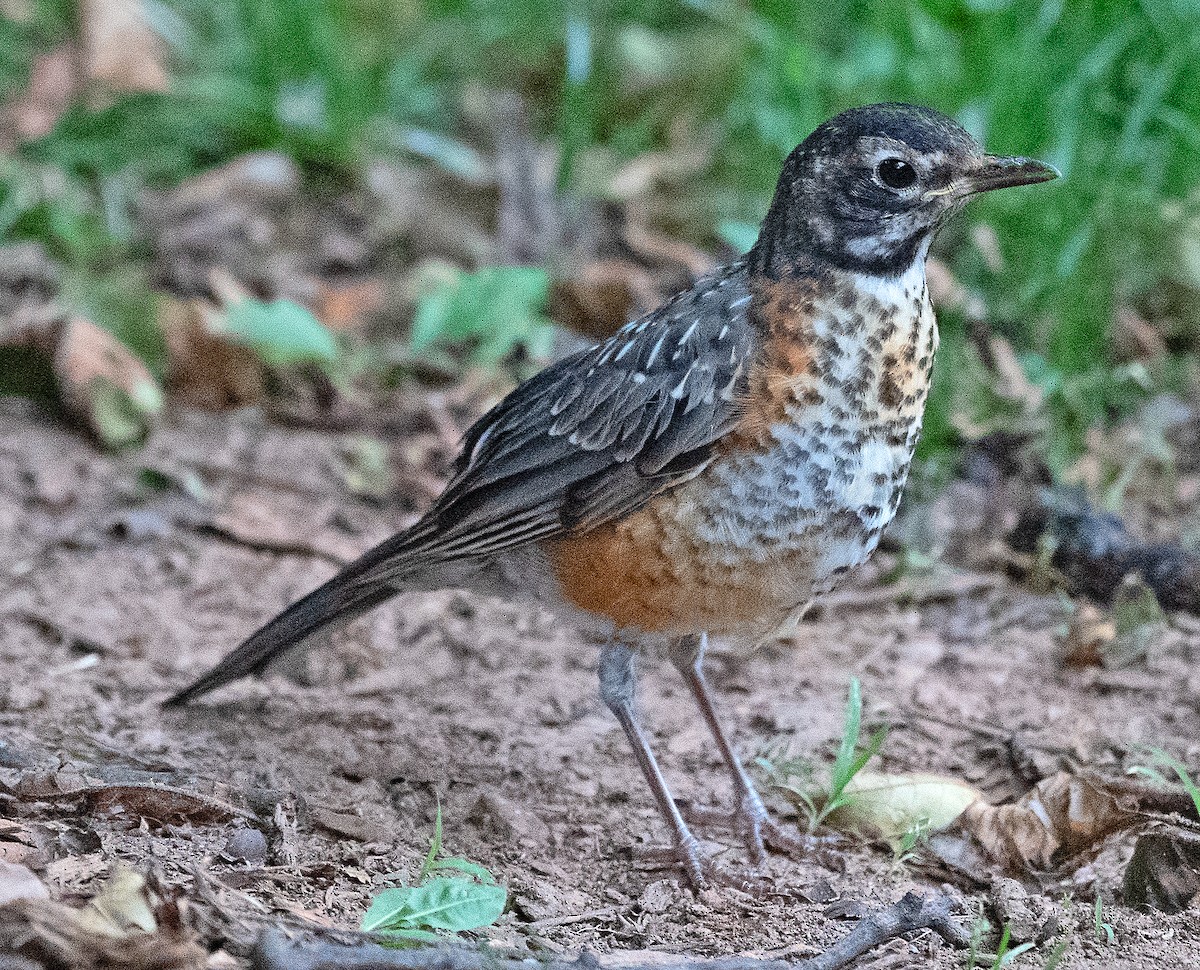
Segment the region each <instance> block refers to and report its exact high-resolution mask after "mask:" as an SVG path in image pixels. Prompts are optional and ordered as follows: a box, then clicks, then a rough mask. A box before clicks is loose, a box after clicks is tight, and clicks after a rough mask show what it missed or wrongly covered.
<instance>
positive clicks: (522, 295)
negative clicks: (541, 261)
mask: <svg viewBox="0 0 1200 970" xmlns="http://www.w3.org/2000/svg"><path fill="white" fill-rule="evenodd" d="M549 290H550V276H549V274H548V273H547V272H546V271H545V270H542V269H535V268H532V267H528V266H490V267H486V268H484V269H481V270H479V271H478V272H475V273H461V274H459V275H458V277H457V279H456V280H455V281H453V282H451V283H447V284H443V285H441V286H439V287H438V288H437V289H435V290H433V292H431V293H429V294H427V295H426V296H425V297H423V298H422V299H421V301H420V302H419V303H418V305H417V312H416V314H415V315H414V317H413V325H412V338H411V339H412V346H413V349H414V350H423V349H425V348H427V347H430V346H431V345H433V344H438V343H449V344H457V343H473V344H474V346H475V352H474V358H475V360H476V361H477V362H478V363H481V364H495V363H497V362H498V361H500V360H501V359H502V358H504V357H506V356H508V354H510V353H512V351H513V350H515V349H516V348H517V347H524V348H525V349H526V350H527V351H528V352H529V353H530V354H531V355H532V356H535V357H537V356H544V355H545V354H546V353H547V352H548V351H549V349H550V341H551V337H552V335H553V330H552V329H551V325H550V321H549V320H548V319H546V317H545V316H543V314H542V307H543V306H545V303H546V297H547V294H548V293H549Z"/></svg>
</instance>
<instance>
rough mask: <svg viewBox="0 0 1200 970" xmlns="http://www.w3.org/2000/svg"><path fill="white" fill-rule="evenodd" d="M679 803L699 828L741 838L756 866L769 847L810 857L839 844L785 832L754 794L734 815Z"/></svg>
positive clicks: (812, 836) (814, 836)
mask: <svg viewBox="0 0 1200 970" xmlns="http://www.w3.org/2000/svg"><path fill="white" fill-rule="evenodd" d="M676 804H677V805H678V806H679V810H680V812H681V813H682V814H683V817H684V818H685V819H686V820H687V821H688V822H689V823H690V824H692V825H695V826H696V827H697V828H703V827H706V826H708V827H713V828H723V829H728V830H731V831H734V832H737V833H738V834H739V835H741V837H742V842H743V844H744V845H745V846H746V852H747V853H748V854H749V856H750V859H751V861H752V862H753V863H754V864H755V865H762V864H763V863H765V862H766V861H767V849H768V848H771V849H774V850H776V851H778V852H782V853H784V854H785V855H798V856H810V855H813V854H814V853H816V852H817V851H819V850H821V849H824V848H826V847H828V846H829V845H830V844H832V843H833V842H835V841H837V840H836V838H829V837H822V836H816V835H808V834H799V833H794V832H791V831H789V830H787V829H785V828H784V827H783V826H781V825H780V824H779V823H778V822H776V821H775V820H774V819H772V818H771V817H770V815H769V814H768V813H767V809H766V806H765V805H763V803H762V800H761V799H759V798H756V797H754V796H753V795H750V796H747V797H745V798H743V799H742V801H741V804H740V805H739V806H738V808H737V810H736V811H734V812H726V811H722V810H721V809H715V808H705V807H703V806H700V805H695V804H693V803H692V802H677V803H676Z"/></svg>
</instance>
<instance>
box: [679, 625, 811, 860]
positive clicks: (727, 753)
mask: <svg viewBox="0 0 1200 970" xmlns="http://www.w3.org/2000/svg"><path fill="white" fill-rule="evenodd" d="M707 646H708V634H707V633H701V634H700V635H699V636H688V637H682V638H680V639H679V640H677V641H676V642H675V643H674V644H673V645H672V646H671V650H670V654H671V663H673V664H674V665H675V669H676V670H678V671H679V673H680V674H682V675H683V679H684V682H685V683H686V684H687V685H688V689H689V690H691V692H692V696H693V697H694V698H695V699H696V706H697V707H699V708H700V713H701V714H702V715H703V717H704V722H705V723H706V724H707V725H708V729H709V731H710V732H711V733H712V736H713V739H714V740H715V741H716V742H717V748H718V749H719V750H720V752H721V757H722V758H723V759H724V761H725V764H726V766H727V767H728V768H729V775H730V778H731V779H732V780H733V791H734V794H735V795H736V796H737V800H738V805H737V809H736V810H735V812H734V816H733V818H734V823H735V825H736V827H737V829H738V831H739V832H740V833H741V834H742V838H743V839H744V840H745V842H746V849H747V851H748V852H749V853H750V856H751V858H752V859H753V860H754V861H755V862H756V863H761V862H764V861H766V858H767V852H766V846H765V844H764V842H763V838H764V836H766V837H767V838H768V839H769V841H771V842H772V843H774V844H775V845H776V847H777V848H784V849H800V848H805V847H806V846H805V845H804V842H803V840H802V839H798V838H796V837H795V836H791V835H788V833H786V832H784V831H783V830H782V829H780V828H779V826H777V825H776V824H775V823H774V822H773V821H771V819H770V817H769V815H768V814H767V807H766V805H764V804H763V800H762V796H760V795H759V794H758V789H756V788H755V787H754V782H753V781H751V780H750V776H749V775H748V774H747V773H746V769H745V767H744V766H743V765H742V762H741V760H740V759H739V758H738V756H737V753H736V752H735V751H734V750H733V745H731V744H730V743H729V736H728V735H727V734H726V733H725V728H724V727H723V726H722V725H721V719H720V718H719V717H718V716H717V710H716V708H715V707H714V706H713V700H712V694H711V693H710V692H709V689H708V681H707V680H705V678H704V651H705V649H706V648H707Z"/></svg>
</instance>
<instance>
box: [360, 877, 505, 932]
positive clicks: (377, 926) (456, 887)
mask: <svg viewBox="0 0 1200 970" xmlns="http://www.w3.org/2000/svg"><path fill="white" fill-rule="evenodd" d="M507 901H508V892H507V891H506V890H505V888H504V887H503V886H498V885H488V884H483V883H478V882H474V881H472V880H469V879H453V878H448V877H439V878H436V879H430V880H429V882H427V883H425V884H424V885H422V886H409V887H398V888H393V889H385V890H384V891H383V892H381V893H380V894H379V895H378V896H376V897H375V899H374V901H373V902H372V903H371V907H370V908H369V909H368V910H367V913H366V915H365V916H364V917H363V921H362V929H363V930H365V931H367V932H375V931H386V930H412V929H436V930H450V931H451V932H454V933H458V932H462V931H463V930H473V929H478V928H479V927H481V926H488V925H489V924H491V923H494V922H495V921H496V920H497V919H499V918H500V914H501V913H503V912H504V906H505V903H506V902H507Z"/></svg>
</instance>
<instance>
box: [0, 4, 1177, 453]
mask: <svg viewBox="0 0 1200 970" xmlns="http://www.w3.org/2000/svg"><path fill="white" fill-rule="evenodd" d="M35 9H36V12H37V15H36V16H35V18H34V19H33V20H32V21H31V22H29V23H25V24H12V23H10V22H7V21H6V22H3V23H2V24H0V91H2V90H4V89H6V88H7V89H10V90H11V89H12V88H13V87H15V86H17V85H18V84H19V83H20V81H21V79H22V78H23V77H24V76H25V75H26V74H27V71H28V65H29V62H30V59H31V57H32V55H33V52H34V51H35V50H37V49H39V48H44V47H46V46H47V45H48V44H50V43H51V42H52V41H53V40H55V39H57V38H60V37H61V36H62V35H63V33H64V31H65V29H66V25H67V24H69V22H70V11H69V5H68V4H66V3H63V2H62V0H55V2H54V3H51V2H50V0H41V2H40V3H39V4H38V5H37V6H36V8H35ZM150 9H151V10H153V11H154V23H155V25H156V27H157V28H158V29H159V30H160V32H161V33H162V35H163V36H164V37H165V38H166V40H167V42H168V45H169V49H170V63H171V73H172V77H173V79H174V80H173V85H172V89H171V90H170V91H169V92H167V93H165V94H140V95H136V96H130V97H122V98H118V99H117V100H115V101H114V102H112V103H109V104H107V105H106V104H105V103H104V102H103V101H100V102H95V104H96V105H99V106H93V104H92V103H87V104H85V103H81V104H80V105H78V106H76V107H75V108H74V109H73V110H71V111H70V112H68V113H67V115H65V116H64V117H63V118H62V119H61V121H60V123H59V124H58V126H57V128H56V129H55V130H54V131H53V132H52V133H51V134H50V135H48V136H47V137H45V138H43V139H41V140H39V141H38V142H35V143H33V144H30V145H27V146H25V148H24V150H23V153H22V154H23V159H24V162H23V164H26V165H28V163H30V162H36V163H43V164H44V165H47V166H51V167H52V168H54V169H56V170H57V171H59V172H60V173H62V176H63V178H64V179H65V180H66V182H67V183H68V184H69V186H70V192H69V193H67V195H66V196H64V197H62V198H60V199H58V200H57V201H55V202H53V203H50V204H49V208H48V209H46V210H45V211H43V212H41V213H39V214H33V213H28V212H27V213H26V214H25V215H24V217H23V219H22V220H21V221H19V223H13V222H12V221H11V220H8V221H7V222H6V221H5V219H4V218H2V213H0V239H3V238H39V239H41V238H45V239H48V240H50V242H51V244H52V245H53V246H54V247H55V251H56V254H57V253H61V254H62V256H61V258H63V259H64V260H65V261H66V262H67V263H68V264H71V265H78V266H83V267H84V268H85V269H86V270H87V273H90V274H92V275H95V274H96V273H97V269H96V262H97V255H96V250H97V249H100V250H103V251H104V252H105V253H111V252H112V251H113V249H114V248H115V249H116V251H118V252H119V253H120V254H121V256H120V258H123V259H127V260H130V261H134V262H136V261H138V260H139V259H140V258H141V254H139V253H138V252H137V251H136V248H135V247H134V246H133V245H132V243H131V241H130V226H129V218H128V213H129V202H130V200H132V198H133V197H134V196H135V194H136V191H137V189H138V187H139V186H140V185H143V184H146V183H151V184H170V183H173V182H176V181H179V180H180V179H183V178H186V177H188V176H189V175H192V174H194V173H196V172H198V171H201V170H204V169H206V168H208V167H211V166H213V165H217V164H220V163H221V162H224V161H226V160H228V159H230V158H232V157H234V156H236V155H237V154H239V153H242V152H245V151H249V150H260V149H274V150H279V151H282V152H285V153H287V154H288V155H290V156H291V157H293V158H295V159H296V160H297V161H299V162H300V163H301V165H302V167H303V169H304V171H305V172H306V174H307V175H308V176H309V177H310V178H312V179H322V178H326V177H328V176H331V175H332V176H335V177H337V178H338V179H353V178H354V177H356V175H357V174H358V173H359V172H361V171H362V169H363V166H364V165H365V163H366V162H367V161H368V160H369V159H370V158H371V157H373V156H375V155H379V154H390V153H397V152H399V153H407V154H409V155H417V156H421V157H424V158H426V159H430V158H432V159H433V160H434V162H436V163H437V164H442V165H445V166H449V167H453V166H454V165H455V164H458V163H457V162H456V159H459V158H460V157H462V151H461V149H462V147H463V146H462V143H461V142H458V141H456V139H457V138H459V137H460V136H461V135H462V134H463V133H464V132H469V131H471V130H474V129H475V126H476V125H477V124H478V122H479V120H480V119H479V117H478V114H479V107H478V106H479V100H478V98H477V97H476V96H475V95H474V94H473V92H475V91H476V90H478V88H479V86H481V85H482V86H486V87H492V88H499V89H502V90H508V91H513V92H515V93H517V94H519V95H520V97H521V98H522V100H523V101H524V103H526V104H527V105H528V107H529V113H530V118H531V123H532V125H533V128H534V131H535V134H537V135H538V136H539V137H541V138H543V139H546V140H548V141H550V142H551V143H553V144H554V145H556V146H557V147H558V149H559V170H558V181H559V185H560V186H561V187H562V188H563V189H565V190H570V191H572V192H575V193H580V194H584V195H587V194H595V193H597V192H601V191H603V189H602V186H603V185H604V184H605V176H606V175H607V174H611V173H612V172H613V171H615V169H616V167H617V166H619V165H620V164H621V163H622V162H623V161H625V160H629V159H633V158H636V157H639V156H641V155H644V154H645V153H647V152H651V151H668V152H676V153H678V154H679V155H681V156H684V157H690V158H691V159H693V160H695V161H697V162H698V164H697V165H696V167H695V172H694V174H693V175H691V176H689V180H688V181H687V182H686V183H685V184H683V185H682V186H681V187H680V188H678V189H676V190H675V191H673V192H671V193H670V194H669V195H668V196H666V197H664V198H663V199H661V200H660V202H659V204H658V206H657V208H656V211H657V212H658V213H659V214H660V217H661V218H662V219H664V220H665V222H666V226H665V228H666V229H667V230H668V231H671V232H675V233H678V234H680V235H681V236H684V237H687V238H690V239H693V240H694V241H696V242H698V243H700V244H702V245H709V246H711V245H715V244H717V242H718V240H719V239H720V238H722V237H724V238H727V239H736V240H737V241H738V243H739V244H740V245H744V244H745V241H746V240H747V239H748V238H752V234H753V227H754V225H755V223H756V222H757V220H758V219H759V218H760V217H761V215H762V212H763V210H764V208H765V205H766V202H767V200H768V199H769V196H770V193H771V191H772V189H773V186H774V180H775V177H776V175H777V173H778V170H779V166H780V163H781V161H782V159H783V157H784V156H785V155H786V154H787V152H788V151H790V150H791V148H792V147H793V146H794V145H795V144H796V143H797V142H798V141H800V140H801V139H802V138H803V137H804V136H805V135H806V134H807V133H808V132H809V131H810V130H811V129H812V128H813V127H814V126H815V125H816V124H818V123H819V122H820V121H822V120H823V119H824V118H826V117H828V116H830V115H831V114H833V113H834V112H836V111H838V110H840V109H842V108H845V107H848V106H851V105H854V104H861V103H865V102H870V101H880V100H893V99H895V100H908V101H914V102H918V103H923V104H929V105H933V106H935V107H938V108H940V109H942V110H944V111H947V112H948V113H950V114H953V115H955V116H956V117H958V118H959V119H960V120H961V121H962V122H963V123H964V124H966V125H967V127H968V128H970V129H971V130H972V131H973V132H974V133H975V134H976V135H977V136H979V137H980V138H981V139H983V140H984V142H985V143H986V145H987V146H988V147H989V148H990V149H992V150H994V151H1001V152H1013V153H1026V154H1032V155H1036V156H1038V157H1041V158H1044V159H1046V160H1048V161H1050V162H1053V163H1054V164H1056V165H1058V166H1059V167H1060V168H1061V169H1062V171H1063V173H1064V178H1063V179H1061V180H1060V181H1059V182H1056V183H1054V184H1052V185H1049V186H1041V187H1038V188H1037V189H1030V190H1025V191H1019V192H1006V193H997V194H995V195H994V196H988V197H985V198H983V199H980V200H979V201H978V202H976V203H974V204H973V205H972V207H971V208H970V209H969V210H968V212H967V214H966V215H965V216H964V217H962V218H961V219H960V220H959V221H958V223H956V224H955V225H954V226H953V227H952V228H950V229H948V230H947V233H946V234H945V236H944V238H943V239H941V240H940V241H939V252H940V254H941V255H942V256H943V257H944V258H946V259H947V260H948V261H949V262H950V264H951V266H952V269H953V271H954V272H955V274H956V276H957V277H958V279H959V280H960V281H961V282H962V283H963V284H964V285H966V286H967V287H968V288H969V289H971V290H972V291H974V292H976V293H978V294H980V295H981V297H982V298H983V301H984V306H985V307H986V311H987V321H988V323H989V325H990V326H991V327H992V328H993V329H994V330H995V331H996V332H998V333H1000V334H1002V335H1004V336H1006V337H1008V338H1009V339H1010V340H1011V341H1012V343H1013V344H1014V346H1015V347H1016V348H1017V350H1018V352H1019V354H1020V359H1021V362H1022V366H1023V367H1024V368H1025V370H1026V372H1027V374H1028V375H1029V377H1030V379H1031V380H1032V381H1033V382H1034V384H1035V385H1037V386H1038V387H1039V388H1040V389H1041V390H1042V392H1043V395H1044V401H1043V403H1042V406H1041V409H1040V411H1039V414H1038V415H1037V418H1038V428H1037V432H1038V434H1040V435H1041V438H1042V442H1043V447H1044V450H1045V452H1046V454H1047V455H1048V456H1049V458H1050V463H1051V465H1052V467H1054V468H1055V469H1057V470H1062V469H1064V468H1065V467H1067V465H1069V464H1070V462H1071V461H1072V460H1073V458H1074V457H1075V456H1077V455H1078V454H1079V452H1080V450H1081V449H1082V447H1083V442H1084V435H1085V432H1086V430H1087V428H1088V427H1090V426H1093V425H1095V424H1102V423H1106V422H1112V421H1114V420H1117V419H1119V418H1121V417H1123V416H1125V415H1128V414H1130V413H1131V412H1132V411H1133V409H1134V408H1136V407H1137V405H1138V404H1139V403H1140V402H1141V401H1143V400H1144V399H1145V398H1146V397H1147V396H1148V395H1149V394H1151V393H1152V392H1153V391H1154V390H1156V389H1158V388H1161V387H1176V388H1185V387H1186V382H1187V381H1188V380H1189V379H1193V380H1194V378H1189V375H1188V373H1187V368H1186V367H1179V366H1174V365H1172V364H1171V363H1170V362H1167V363H1163V364H1160V365H1156V366H1155V367H1152V368H1150V370H1149V371H1147V370H1145V369H1142V370H1141V371H1137V370H1130V369H1128V368H1121V367H1118V366H1117V363H1118V362H1117V361H1115V360H1114V358H1113V355H1112V330H1113V321H1114V318H1115V312H1116V309H1117V308H1118V307H1125V306H1128V307H1132V308H1134V309H1136V310H1137V311H1138V312H1140V313H1142V314H1143V315H1144V316H1146V317H1147V318H1148V319H1150V320H1152V321H1163V331H1164V333H1165V334H1166V336H1167V339H1168V343H1169V346H1170V347H1171V348H1172V349H1173V351H1175V352H1176V353H1183V352H1187V351H1191V350H1194V349H1195V346H1196V343H1197V339H1198V337H1200V257H1198V256H1197V253H1198V252H1200V218H1198V217H1197V215H1196V213H1197V209H1198V208H1200V203H1198V202H1197V200H1196V198H1195V197H1194V195H1192V194H1191V193H1192V192H1193V188H1194V183H1195V178H1196V166H1195V161H1194V160H1195V158H1196V157H1197V153H1198V152H1200V74H1198V73H1197V72H1196V71H1195V70H1193V69H1192V66H1193V65H1194V64H1195V63H1196V62H1197V59H1200V14H1198V13H1196V12H1195V10H1194V9H1193V8H1192V7H1191V6H1190V5H1188V4H1187V3H1185V2H1182V0H1174V2H1173V0H1143V2H1135V0H1102V2H1098V3H1095V4H1091V5H1085V6H1079V5H1071V6H1069V7H1068V6H1066V5H1063V4H1061V3H1053V2H1049V0H1040V2H1039V0H977V2H971V3H955V2H950V0H919V2H910V0H885V2H883V3H880V4H874V5H866V4H862V3H861V2H856V0H827V2H824V3H822V4H820V5H819V6H818V5H817V4H815V3H812V2H807V3H791V2H785V0H749V2H745V3H738V2H734V0H690V2H667V0H651V2H648V3H637V2H634V0H512V2H500V0H424V2H421V0H416V2H413V3H408V4H402V5H397V4H394V3H391V2H389V0H351V2H348V3H345V4H326V3H322V2H320V0H273V2H260V0H226V2H221V3H218V2H216V0H166V2H163V3H161V4H154V5H152V6H151V8H150ZM0 181H2V182H5V183H7V182H8V179H7V177H6V176H3V175H0ZM12 194H13V190H12V189H11V188H9V189H8V191H7V193H6V195H7V196H8V197H11V196H12ZM68 196H69V197H68ZM80 197H82V198H83V199H84V204H83V205H82V206H80V205H79V204H78V199H79V198H80ZM102 198H103V199H104V200H105V201H104V203H103V204H101V201H100V200H101V199H102ZM2 204H3V203H2V202H0V206H2ZM981 226H988V227H990V228H991V229H993V230H994V232H995V238H996V239H997V240H998V245H999V251H1000V255H1001V257H1002V266H1001V268H999V269H997V268H995V267H992V266H989V263H988V260H987V259H986V258H985V254H984V253H982V252H981V251H980V250H979V249H978V248H977V247H976V246H975V245H974V244H973V243H972V238H973V232H974V231H975V230H977V229H978V228H979V227H981ZM81 248H84V249H87V250H88V251H87V252H86V253H84V254H81V253H80V251H79V250H80V249H81ZM110 263H111V259H110ZM494 324H495V326H497V327H500V328H503V327H505V326H507V325H508V324H507V323H506V322H505V321H504V320H499V319H498V320H496V321H494ZM963 324H964V321H962V320H961V319H958V318H956V316H955V315H954V314H953V313H946V314H943V326H944V330H945V333H946V339H945V342H944V348H943V351H942V354H941V359H940V363H939V365H938V369H937V374H936V380H935V389H934V394H933V398H932V401H931V406H930V414H929V419H928V422H927V434H926V437H925V441H924V443H923V445H922V454H923V455H924V456H926V457H930V456H938V455H939V454H945V453H946V451H947V449H951V448H953V447H954V446H955V444H956V443H957V441H958V432H957V430H956V429H955V427H954V425H953V423H952V422H951V420H950V416H951V414H952V413H953V412H954V410H955V409H963V408H966V409H974V410H976V411H980V410H986V409H987V408H989V407H990V406H991V405H992V404H994V403H995V401H994V395H990V392H989V387H988V381H989V378H988V376H987V375H978V374H977V375H976V376H975V378H974V379H971V380H969V381H966V382H965V385H966V386H965V387H964V386H960V385H962V384H963V383H964V382H963V381H962V380H961V375H962V373H963V372H964V371H966V370H968V369H969V368H970V366H971V354H972V351H971V350H970V348H969V347H968V345H967V342H966V341H965V340H964V339H963ZM521 325H523V324H521ZM485 342H486V341H485ZM518 342H519V341H518ZM495 345H496V346H504V345H505V337H504V336H503V335H501V336H500V337H499V338H498V340H497V342H496V344H495Z"/></svg>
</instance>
